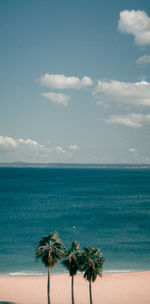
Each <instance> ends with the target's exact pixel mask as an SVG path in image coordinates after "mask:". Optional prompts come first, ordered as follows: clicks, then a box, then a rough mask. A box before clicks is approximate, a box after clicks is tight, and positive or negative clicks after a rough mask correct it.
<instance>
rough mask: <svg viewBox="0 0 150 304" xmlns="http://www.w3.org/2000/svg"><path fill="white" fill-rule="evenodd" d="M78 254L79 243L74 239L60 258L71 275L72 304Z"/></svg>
mask: <svg viewBox="0 0 150 304" xmlns="http://www.w3.org/2000/svg"><path fill="white" fill-rule="evenodd" d="M79 254H80V251H79V243H78V242H76V241H73V242H72V246H71V248H70V249H68V250H67V251H66V254H65V257H64V259H63V260H62V262H61V263H62V264H63V265H64V266H65V267H66V268H67V269H68V271H69V274H70V276H71V296H72V304H74V303H75V302H74V276H75V275H76V274H77V271H78V268H79V267H78V256H79Z"/></svg>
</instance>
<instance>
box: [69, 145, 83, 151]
mask: <svg viewBox="0 0 150 304" xmlns="http://www.w3.org/2000/svg"><path fill="white" fill-rule="evenodd" d="M69 149H70V150H72V151H75V150H79V149H80V148H79V147H78V146H77V145H70V146H69Z"/></svg>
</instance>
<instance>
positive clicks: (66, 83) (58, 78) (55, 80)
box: [39, 74, 93, 89]
mask: <svg viewBox="0 0 150 304" xmlns="http://www.w3.org/2000/svg"><path fill="white" fill-rule="evenodd" d="M39 83H40V84H41V85H43V86H46V87H49V88H53V89H80V88H84V87H89V86H91V85H92V84H93V81H92V79H91V78H90V77H87V76H84V77H83V78H82V79H79V78H78V77H75V76H70V77H67V76H65V75H63V74H45V75H42V76H41V77H40V79H39Z"/></svg>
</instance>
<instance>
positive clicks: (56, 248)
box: [35, 232, 65, 304]
mask: <svg viewBox="0 0 150 304" xmlns="http://www.w3.org/2000/svg"><path fill="white" fill-rule="evenodd" d="M64 252H65V247H64V245H63V243H62V242H61V240H59V239H58V235H57V232H51V233H50V234H49V235H48V236H45V237H43V238H42V239H41V240H40V242H39V245H38V247H37V248H36V252H35V256H36V258H41V259H42V262H43V264H44V265H45V266H46V267H48V283H47V298H48V304H50V269H51V268H52V267H53V266H54V265H55V264H56V263H57V262H58V260H60V259H62V257H63V256H64Z"/></svg>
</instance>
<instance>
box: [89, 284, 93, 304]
mask: <svg viewBox="0 0 150 304" xmlns="http://www.w3.org/2000/svg"><path fill="white" fill-rule="evenodd" d="M89 294H90V304H92V303H93V301H92V285H91V280H90V281H89Z"/></svg>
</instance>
